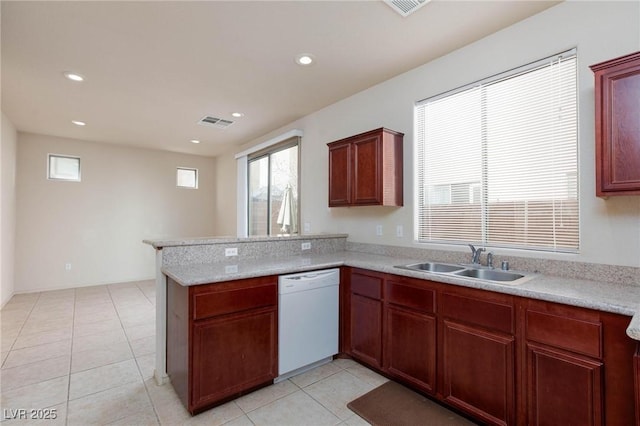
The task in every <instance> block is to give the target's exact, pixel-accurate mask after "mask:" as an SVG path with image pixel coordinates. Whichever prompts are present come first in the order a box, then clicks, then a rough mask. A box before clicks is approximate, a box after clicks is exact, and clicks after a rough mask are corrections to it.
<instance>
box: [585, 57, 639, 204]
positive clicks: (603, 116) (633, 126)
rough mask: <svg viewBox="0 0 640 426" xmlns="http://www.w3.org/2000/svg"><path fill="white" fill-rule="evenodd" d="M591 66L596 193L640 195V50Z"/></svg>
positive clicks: (601, 194) (600, 194) (599, 194)
mask: <svg viewBox="0 0 640 426" xmlns="http://www.w3.org/2000/svg"><path fill="white" fill-rule="evenodd" d="M592 69H593V70H594V71H595V73H596V75H595V78H596V87H595V98H596V161H597V164H596V180H597V187H596V191H597V195H598V196H603V195H604V196H606V195H618V194H619V195H625V194H640V114H638V111H640V52H639V53H636V54H633V55H628V56H625V57H622V58H617V59H614V60H611V61H608V62H606V63H603V64H598V65H594V66H592Z"/></svg>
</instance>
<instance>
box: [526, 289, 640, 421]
mask: <svg viewBox="0 0 640 426" xmlns="http://www.w3.org/2000/svg"><path fill="white" fill-rule="evenodd" d="M523 304H524V305H526V308H525V309H524V311H523V312H524V313H523V316H524V317H523V325H522V326H523V330H524V337H525V338H524V342H523V344H524V351H523V352H524V354H523V357H524V360H525V370H526V371H525V374H524V376H523V393H524V395H526V413H527V415H526V418H527V422H528V423H529V424H576V425H603V424H607V425H626V424H632V423H633V421H634V417H635V408H634V407H633V404H632V403H631V402H632V396H633V392H634V391H633V389H634V384H633V365H632V358H633V355H634V350H635V344H634V342H633V341H632V340H631V339H630V338H628V337H627V336H626V334H625V329H626V326H627V325H628V324H629V318H628V317H624V316H620V315H614V314H608V313H604V312H599V311H594V310H589V309H583V308H578V307H573V306H566V305H559V304H555V303H547V302H541V301H535V300H527V301H524V302H523Z"/></svg>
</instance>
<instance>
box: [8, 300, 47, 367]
mask: <svg viewBox="0 0 640 426" xmlns="http://www.w3.org/2000/svg"><path fill="white" fill-rule="evenodd" d="M41 296H42V292H38V297H37V299H36V301H35V302H33V305H32V306H31V309H29V313H28V314H27V317H26V318H25V319H24V321H23V322H22V325H21V326H20V330H18V334H17V335H16V338H15V339H13V342H11V347H9V350H8V351H7V357H6V358H5V359H4V361H2V365H1V366H0V368H4V364H5V363H6V362H7V359H9V355H10V354H11V351H12V350H13V346H14V345H15V344H16V342H17V341H18V337H20V334H21V333H22V329H23V328H24V325H25V324H26V323H27V321H28V320H29V317H31V313H32V312H33V310H34V309H35V307H36V305H37V304H38V300H40V297H41ZM12 298H13V296H12ZM9 301H11V299H9ZM5 306H6V305H5Z"/></svg>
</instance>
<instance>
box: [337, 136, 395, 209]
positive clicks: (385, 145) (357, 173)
mask: <svg viewBox="0 0 640 426" xmlns="http://www.w3.org/2000/svg"><path fill="white" fill-rule="evenodd" d="M403 137H404V134H403V133H398V132H394V131H393V130H389V129H385V128H380V129H376V130H371V131H369V132H365V133H361V134H359V135H356V136H351V137H348V138H346V139H341V140H338V141H335V142H331V143H328V144H327V145H328V146H329V207H341V206H402V204H403V200H402V140H403Z"/></svg>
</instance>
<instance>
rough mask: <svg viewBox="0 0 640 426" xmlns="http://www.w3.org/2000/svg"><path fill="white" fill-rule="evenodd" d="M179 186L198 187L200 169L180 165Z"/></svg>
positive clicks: (178, 173)
mask: <svg viewBox="0 0 640 426" xmlns="http://www.w3.org/2000/svg"><path fill="white" fill-rule="evenodd" d="M177 186H178V188H191V189H198V169H189V168H187V167H178V172H177Z"/></svg>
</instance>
